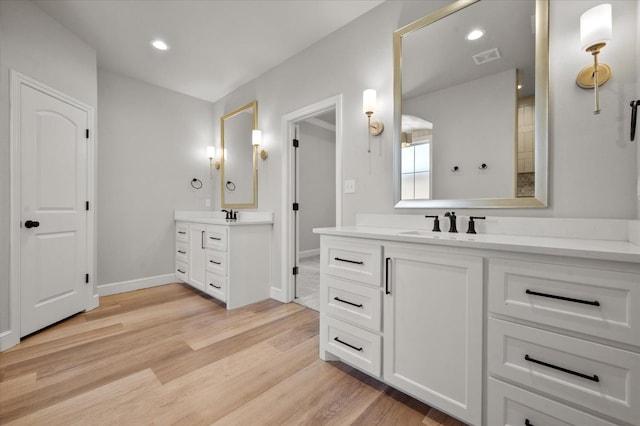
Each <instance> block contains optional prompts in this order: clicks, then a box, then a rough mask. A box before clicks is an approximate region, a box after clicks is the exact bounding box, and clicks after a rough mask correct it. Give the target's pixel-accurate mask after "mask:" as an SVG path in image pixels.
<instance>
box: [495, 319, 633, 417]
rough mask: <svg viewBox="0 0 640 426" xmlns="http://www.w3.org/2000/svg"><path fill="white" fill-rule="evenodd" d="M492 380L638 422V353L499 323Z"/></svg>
mask: <svg viewBox="0 0 640 426" xmlns="http://www.w3.org/2000/svg"><path fill="white" fill-rule="evenodd" d="M487 346H488V354H487V358H488V361H487V363H488V368H489V373H490V374H491V375H496V376H500V377H503V378H506V379H509V380H511V381H514V382H517V383H521V384H523V385H525V386H528V387H531V388H533V389H536V390H539V391H541V392H544V393H547V394H549V395H553V396H556V397H558V398H563V399H565V400H567V401H570V402H572V403H575V404H578V405H582V406H584V407H588V408H590V409H592V410H595V411H597V412H600V413H603V414H605V415H608V416H611V417H614V418H617V419H620V420H623V421H626V422H635V421H637V419H640V354H636V353H633V352H629V351H625V350H622V349H616V348H612V347H610V346H605V345H600V344H597V343H592V342H588V341H586V340H581V339H576V338H573V337H568V336H563V335H561V334H557V333H552V332H549V331H544V330H540V329H536V328H532V327H527V326H523V325H519V324H515V323H511V322H507V321H502V320H498V319H495V318H490V319H489V324H488V345H487Z"/></svg>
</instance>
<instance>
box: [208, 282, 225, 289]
mask: <svg viewBox="0 0 640 426" xmlns="http://www.w3.org/2000/svg"><path fill="white" fill-rule="evenodd" d="M209 285H210V286H211V287H213V288H217V289H218V290H220V289H221V288H222V286H217V285H215V284H213V283H209Z"/></svg>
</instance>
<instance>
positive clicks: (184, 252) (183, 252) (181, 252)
mask: <svg viewBox="0 0 640 426" xmlns="http://www.w3.org/2000/svg"><path fill="white" fill-rule="evenodd" d="M178 253H180V254H187V252H186V251H184V250H178Z"/></svg>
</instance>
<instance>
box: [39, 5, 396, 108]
mask: <svg viewBox="0 0 640 426" xmlns="http://www.w3.org/2000/svg"><path fill="white" fill-rule="evenodd" d="M383 1H384V0H334V1H327V0H279V1H276V0H127V1H125V0H55V1H52V0H35V3H36V4H37V5H38V6H39V7H40V8H41V9H43V10H44V11H45V12H46V13H47V14H49V15H50V16H52V17H53V18H55V19H56V20H58V21H59V22H60V23H61V24H62V25H64V26H65V27H66V28H68V29H69V30H71V31H72V32H74V33H75V34H76V35H78V36H79V37H80V38H82V39H83V40H85V41H86V42H87V43H89V44H90V45H91V46H93V47H94V48H95V49H96V51H97V55H98V66H99V67H100V68H103V69H105V70H109V71H113V72H116V73H119V74H124V75H126V76H129V77H132V78H135V79H139V80H143V81H146V82H149V83H151V84H154V85H157V86H161V87H165V88H167V89H171V90H174V91H176V92H180V93H184V94H186V95H190V96H193V97H196V98H200V99H204V100H207V101H210V102H215V101H217V100H219V99H220V98H222V97H223V96H225V95H226V94H228V93H230V92H232V91H233V90H235V89H237V88H238V87H240V86H242V85H243V84H245V83H247V82H249V81H251V80H253V79H255V78H256V77H258V76H259V75H261V74H263V73H264V72H266V71H268V70H269V69H271V68H273V67H275V66H276V65H278V64H280V63H282V62H283V61H285V60H287V59H288V58H290V57H292V56H294V55H295V54H297V53H298V52H301V51H302V50H304V49H306V48H307V47H309V46H311V45H312V44H314V43H315V42H317V41H318V40H320V39H322V38H324V37H326V36H327V35H329V34H330V33H332V32H334V31H335V30H337V29H338V28H340V27H342V26H344V25H346V24H347V23H349V22H351V21H352V20H354V19H356V18H357V17H359V16H361V15H363V14H365V13H366V12H368V11H369V10H371V9H373V8H374V7H376V6H378V5H379V4H381V3H382V2H383ZM156 38H159V39H162V40H164V41H165V42H166V43H167V44H168V45H169V50H167V51H165V52H162V51H158V50H156V49H154V48H152V47H151V45H150V42H151V41H152V40H153V39H156Z"/></svg>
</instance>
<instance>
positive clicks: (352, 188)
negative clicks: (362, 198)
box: [344, 179, 356, 194]
mask: <svg viewBox="0 0 640 426" xmlns="http://www.w3.org/2000/svg"><path fill="white" fill-rule="evenodd" d="M354 192H356V181H355V180H353V179H345V181H344V193H345V194H353V193H354Z"/></svg>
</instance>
